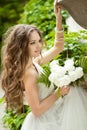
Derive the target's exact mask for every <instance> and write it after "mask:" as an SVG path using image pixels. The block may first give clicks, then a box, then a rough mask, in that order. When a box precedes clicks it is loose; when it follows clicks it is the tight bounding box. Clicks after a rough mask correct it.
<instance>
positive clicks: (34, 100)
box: [24, 69, 69, 117]
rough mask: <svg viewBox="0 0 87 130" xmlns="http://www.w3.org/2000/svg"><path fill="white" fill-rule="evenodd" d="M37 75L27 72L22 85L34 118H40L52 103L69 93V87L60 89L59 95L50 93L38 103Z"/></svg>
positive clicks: (33, 72)
mask: <svg viewBox="0 0 87 130" xmlns="http://www.w3.org/2000/svg"><path fill="white" fill-rule="evenodd" d="M36 77H37V73H36V72H35V71H33V70H32V69H30V70H28V71H27V73H26V74H25V78H24V85H25V94H26V97H27V101H28V104H29V106H30V108H31V110H32V112H33V113H34V115H35V116H37V117H38V116H40V115H41V114H43V113H44V112H46V111H47V110H48V109H49V108H51V106H52V105H53V104H54V102H55V101H56V100H57V99H58V98H59V97H60V96H62V95H65V94H67V93H68V91H69V87H67V88H64V87H63V88H61V89H60V94H59V92H58V90H56V91H55V92H54V93H51V95H49V96H48V97H47V98H45V99H43V100H41V101H40V99H39V93H38V87H37V78H36Z"/></svg>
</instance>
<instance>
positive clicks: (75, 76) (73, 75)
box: [69, 71, 78, 82]
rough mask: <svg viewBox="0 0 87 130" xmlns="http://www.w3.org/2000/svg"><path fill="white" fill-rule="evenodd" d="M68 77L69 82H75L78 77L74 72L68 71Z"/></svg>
mask: <svg viewBox="0 0 87 130" xmlns="http://www.w3.org/2000/svg"><path fill="white" fill-rule="evenodd" d="M69 77H70V80H71V82H74V81H75V80H77V78H78V75H77V73H76V72H75V71H70V72H69Z"/></svg>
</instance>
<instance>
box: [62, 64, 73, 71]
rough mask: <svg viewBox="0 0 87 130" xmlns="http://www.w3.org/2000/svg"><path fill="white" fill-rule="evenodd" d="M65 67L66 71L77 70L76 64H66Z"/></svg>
mask: <svg viewBox="0 0 87 130" xmlns="http://www.w3.org/2000/svg"><path fill="white" fill-rule="evenodd" d="M64 68H65V69H66V71H73V70H75V66H72V65H65V66H64Z"/></svg>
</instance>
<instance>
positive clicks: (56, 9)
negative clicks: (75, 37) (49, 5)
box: [54, 0, 62, 30]
mask: <svg viewBox="0 0 87 130" xmlns="http://www.w3.org/2000/svg"><path fill="white" fill-rule="evenodd" d="M54 13H55V16H56V28H57V29H58V30H61V29H62V14H61V6H60V5H58V0H55V1H54Z"/></svg>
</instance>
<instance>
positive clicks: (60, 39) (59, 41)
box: [38, 0, 64, 65]
mask: <svg viewBox="0 0 87 130" xmlns="http://www.w3.org/2000/svg"><path fill="white" fill-rule="evenodd" d="M54 12H55V16H56V30H55V32H56V33H55V40H54V46H53V47H52V48H51V49H50V50H48V51H47V52H45V53H43V54H42V56H40V57H38V59H39V63H40V65H42V64H45V63H47V62H49V61H51V60H52V59H53V58H54V57H55V56H56V55H58V54H59V53H60V52H61V51H62V50H63V49H64V35H63V28H62V15H61V7H59V6H58V4H57V0H55V2H54Z"/></svg>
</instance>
